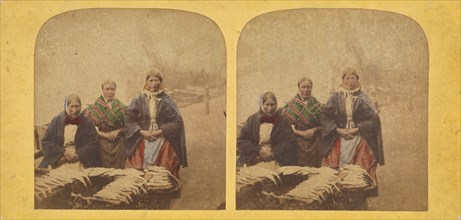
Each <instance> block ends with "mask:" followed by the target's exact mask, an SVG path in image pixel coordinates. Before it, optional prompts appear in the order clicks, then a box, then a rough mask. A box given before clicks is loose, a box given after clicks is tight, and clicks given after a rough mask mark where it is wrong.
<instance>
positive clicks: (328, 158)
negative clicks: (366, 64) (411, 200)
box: [321, 67, 384, 187]
mask: <svg viewBox="0 0 461 220" xmlns="http://www.w3.org/2000/svg"><path fill="white" fill-rule="evenodd" d="M359 78H360V76H359V74H358V73H357V71H356V70H355V69H353V68H350V67H347V68H346V69H345V70H344V71H343V74H342V83H341V85H340V86H339V87H338V88H337V91H336V92H334V93H333V94H332V95H331V97H330V99H329V100H328V102H327V103H326V104H325V106H324V109H323V111H322V113H321V124H322V128H321V131H322V136H323V142H322V152H321V153H322V155H323V158H322V165H323V166H329V167H333V168H338V167H340V166H342V165H344V164H356V165H359V166H361V167H362V168H363V169H365V170H366V171H367V172H368V173H369V174H370V176H371V177H372V178H373V182H374V186H375V187H376V186H377V179H376V169H377V166H378V164H381V165H384V154H383V144H382V138H381V122H380V118H379V115H378V111H377V109H376V107H375V106H374V104H373V102H372V101H371V100H370V98H368V96H367V95H366V94H365V93H364V92H362V91H361V85H360V82H359Z"/></svg>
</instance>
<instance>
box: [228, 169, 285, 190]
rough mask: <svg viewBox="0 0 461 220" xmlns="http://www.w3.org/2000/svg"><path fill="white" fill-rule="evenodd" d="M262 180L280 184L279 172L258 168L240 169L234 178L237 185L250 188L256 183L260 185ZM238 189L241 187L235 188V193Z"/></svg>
mask: <svg viewBox="0 0 461 220" xmlns="http://www.w3.org/2000/svg"><path fill="white" fill-rule="evenodd" d="M264 180H269V181H271V182H272V183H274V184H275V185H280V184H281V179H280V176H279V172H277V171H273V170H270V169H266V168H263V167H260V166H249V167H242V168H240V170H239V172H238V173H237V176H236V182H237V185H240V186H251V185H254V184H256V183H261V182H263V181H264ZM240 189H241V187H238V186H237V192H238V191H239V190H240Z"/></svg>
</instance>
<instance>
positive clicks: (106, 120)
mask: <svg viewBox="0 0 461 220" xmlns="http://www.w3.org/2000/svg"><path fill="white" fill-rule="evenodd" d="M116 88H117V85H116V84H115V82H114V81H111V80H107V81H105V82H103V83H102V84H101V89H102V95H101V96H99V98H98V99H96V101H95V102H94V104H92V105H90V106H89V107H88V108H87V109H86V116H88V118H90V119H91V121H92V122H93V123H94V125H95V126H96V127H98V135H99V137H100V139H99V143H100V144H101V165H102V166H103V167H107V168H117V169H123V168H125V135H124V134H123V132H122V131H123V126H125V123H124V115H125V112H126V108H127V107H126V106H125V105H124V104H123V103H122V102H121V101H120V100H118V99H117V98H115V90H116Z"/></svg>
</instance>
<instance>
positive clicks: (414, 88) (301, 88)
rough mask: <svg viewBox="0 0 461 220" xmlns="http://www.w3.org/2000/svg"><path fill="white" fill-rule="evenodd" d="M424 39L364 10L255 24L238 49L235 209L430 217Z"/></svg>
mask: <svg viewBox="0 0 461 220" xmlns="http://www.w3.org/2000/svg"><path fill="white" fill-rule="evenodd" d="M428 73H429V49H428V42H427V39H426V35H425V33H424V31H423V29H422V28H421V26H420V25H419V24H418V23H417V22H416V21H415V20H413V19H411V18H409V17H407V16H404V15H401V14H398V13H393V12H387V11H380V10H367V9H291V10H282V11H274V12H270V13H266V14H262V15H259V16H257V17H255V18H253V19H252V20H250V21H249V22H248V23H247V24H246V25H245V27H244V29H243V30H242V32H241V35H240V37H239V41H238V48H237V125H238V126H237V140H236V145H237V152H236V154H237V161H236V167H237V174H236V207H237V210H260V209H276V210H287V209H289V210H375V211H427V210H428V110H427V109H428Z"/></svg>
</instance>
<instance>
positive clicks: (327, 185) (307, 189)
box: [279, 167, 340, 204]
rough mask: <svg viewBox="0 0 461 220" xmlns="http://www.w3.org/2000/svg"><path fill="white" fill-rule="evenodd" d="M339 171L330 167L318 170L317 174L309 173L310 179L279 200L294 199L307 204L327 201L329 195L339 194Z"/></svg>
mask: <svg viewBox="0 0 461 220" xmlns="http://www.w3.org/2000/svg"><path fill="white" fill-rule="evenodd" d="M337 173H338V172H337V171H336V170H334V169H331V168H328V167H322V168H318V169H317V172H316V173H309V174H308V175H309V178H308V179H307V180H305V181H303V182H301V183H300V184H298V185H296V186H295V187H294V188H293V189H292V190H290V191H289V192H287V193H286V194H285V195H282V196H281V197H279V198H283V199H292V200H297V201H301V202H305V203H307V204H310V203H313V202H315V201H317V202H319V203H321V202H323V201H325V199H326V196H327V195H333V194H335V193H337V192H339V191H340V190H339V187H338V186H337V181H338V178H337Z"/></svg>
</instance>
